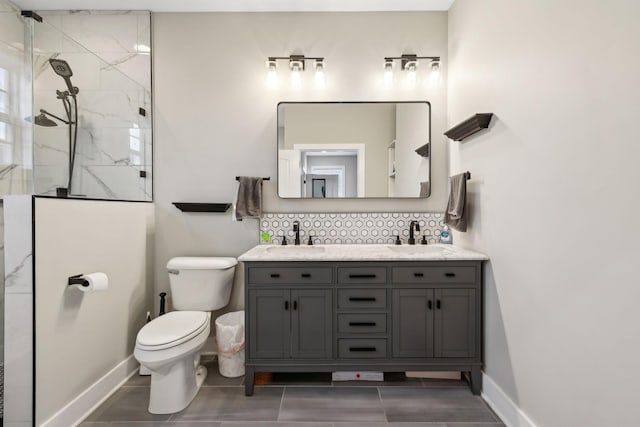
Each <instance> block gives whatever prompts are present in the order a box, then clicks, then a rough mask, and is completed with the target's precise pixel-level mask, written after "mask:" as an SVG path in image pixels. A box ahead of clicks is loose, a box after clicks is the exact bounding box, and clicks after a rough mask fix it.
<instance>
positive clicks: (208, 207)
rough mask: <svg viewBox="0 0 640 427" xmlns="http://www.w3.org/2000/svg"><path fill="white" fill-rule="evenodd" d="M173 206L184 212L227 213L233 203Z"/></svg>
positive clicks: (190, 203)
mask: <svg viewBox="0 0 640 427" xmlns="http://www.w3.org/2000/svg"><path fill="white" fill-rule="evenodd" d="M173 204H174V206H175V207H176V208H178V209H180V210H181V211H182V212H226V211H227V210H229V207H230V206H231V203H193V202H173Z"/></svg>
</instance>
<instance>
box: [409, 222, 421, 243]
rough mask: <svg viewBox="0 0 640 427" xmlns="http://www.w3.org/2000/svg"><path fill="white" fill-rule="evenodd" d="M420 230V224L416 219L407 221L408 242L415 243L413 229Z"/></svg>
mask: <svg viewBox="0 0 640 427" xmlns="http://www.w3.org/2000/svg"><path fill="white" fill-rule="evenodd" d="M414 230H415V231H420V224H418V221H411V222H410V223H409V240H408V243H409V244H410V245H415V244H416V239H415V237H414V236H413V231H414Z"/></svg>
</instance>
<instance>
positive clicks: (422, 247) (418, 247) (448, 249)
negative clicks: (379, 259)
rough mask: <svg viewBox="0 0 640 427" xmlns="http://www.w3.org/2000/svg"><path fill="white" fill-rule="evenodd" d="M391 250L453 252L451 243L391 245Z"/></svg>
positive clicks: (409, 252)
mask: <svg viewBox="0 0 640 427" xmlns="http://www.w3.org/2000/svg"><path fill="white" fill-rule="evenodd" d="M387 248H389V250H391V251H393V252H396V253H399V254H408V255H419V254H442V253H445V252H447V253H452V252H454V250H453V248H452V247H451V246H450V245H389V246H387Z"/></svg>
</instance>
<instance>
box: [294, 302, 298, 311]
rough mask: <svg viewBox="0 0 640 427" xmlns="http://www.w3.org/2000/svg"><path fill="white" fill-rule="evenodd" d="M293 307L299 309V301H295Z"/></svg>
mask: <svg viewBox="0 0 640 427" xmlns="http://www.w3.org/2000/svg"><path fill="white" fill-rule="evenodd" d="M293 309H294V310H297V309H298V301H295V300H294V301H293Z"/></svg>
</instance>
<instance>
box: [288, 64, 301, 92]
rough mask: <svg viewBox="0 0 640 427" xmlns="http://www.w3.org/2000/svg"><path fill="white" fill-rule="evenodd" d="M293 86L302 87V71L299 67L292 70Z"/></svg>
mask: <svg viewBox="0 0 640 427" xmlns="http://www.w3.org/2000/svg"><path fill="white" fill-rule="evenodd" d="M291 85H292V86H293V87H300V86H301V85H302V78H301V77H300V70H299V69H298V68H297V67H294V68H292V69H291Z"/></svg>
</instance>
